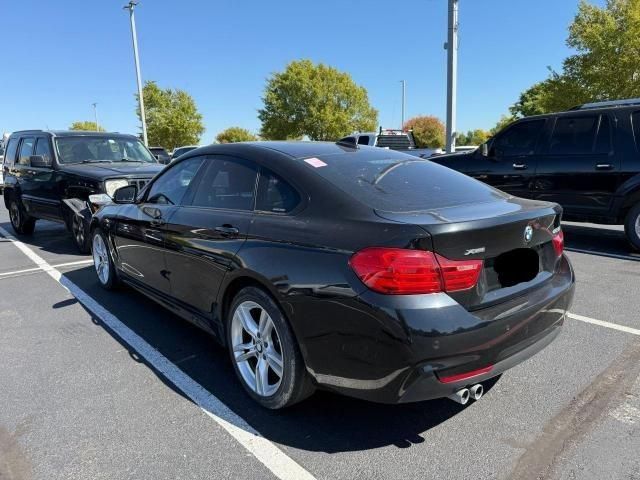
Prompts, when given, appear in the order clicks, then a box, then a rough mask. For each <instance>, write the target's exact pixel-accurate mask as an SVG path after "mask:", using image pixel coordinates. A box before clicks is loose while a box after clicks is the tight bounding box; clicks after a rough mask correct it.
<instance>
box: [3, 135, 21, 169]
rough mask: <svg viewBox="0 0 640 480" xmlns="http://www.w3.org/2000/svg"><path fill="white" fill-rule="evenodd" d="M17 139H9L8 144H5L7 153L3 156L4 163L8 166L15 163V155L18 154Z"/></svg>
mask: <svg viewBox="0 0 640 480" xmlns="http://www.w3.org/2000/svg"><path fill="white" fill-rule="evenodd" d="M19 141H20V139H19V138H11V139H9V143H8V144H7V151H6V152H5V156H4V163H6V164H7V165H8V166H12V165H13V164H14V163H15V161H16V153H18V142H19Z"/></svg>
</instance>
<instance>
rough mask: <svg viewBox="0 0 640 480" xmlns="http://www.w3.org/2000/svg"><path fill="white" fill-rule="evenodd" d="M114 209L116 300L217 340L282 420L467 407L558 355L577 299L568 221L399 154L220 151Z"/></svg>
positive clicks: (130, 193)
mask: <svg viewBox="0 0 640 480" xmlns="http://www.w3.org/2000/svg"><path fill="white" fill-rule="evenodd" d="M94 200H95V201H96V202H99V199H98V198H95V197H92V201H94ZM113 201H114V202H115V203H111V204H106V205H103V206H102V207H101V208H100V209H99V210H98V211H97V212H96V214H95V215H94V217H93V220H92V223H91V236H92V245H93V259H94V264H95V268H96V273H97V278H98V281H99V283H100V285H102V286H103V287H105V288H107V289H110V288H113V287H114V286H115V285H116V284H117V283H118V282H124V283H126V284H128V285H130V286H132V287H134V288H136V289H137V290H139V291H141V292H143V293H144V294H146V295H148V296H149V297H151V298H153V299H155V300H156V301H158V302H160V303H161V304H162V305H165V306H170V308H171V311H173V312H176V313H178V314H179V315H181V316H182V317H184V318H185V319H187V320H189V321H191V322H193V323H194V324H196V325H198V326H199V327H201V328H203V329H204V330H206V331H208V332H210V333H211V334H213V335H215V336H216V338H217V339H218V340H219V341H220V342H221V343H222V344H223V345H226V346H227V348H228V350H229V354H230V357H231V360H232V364H233V367H234V369H235V372H236V374H237V376H238V378H239V379H240V382H241V384H242V386H243V387H244V389H245V390H246V391H247V392H248V394H249V395H250V396H251V397H252V398H253V399H254V400H256V401H257V402H258V403H260V404H261V405H263V406H265V407H268V408H281V407H285V406H288V405H291V404H293V403H295V402H297V401H300V400H302V399H304V398H305V397H306V396H308V395H309V394H311V392H312V391H313V389H314V388H316V387H319V388H327V389H331V390H334V391H337V392H341V393H343V394H346V395H351V396H354V397H359V398H363V399H367V400H373V401H377V402H388V403H397V402H414V401H419V400H425V399H430V398H437V397H446V396H450V397H452V398H453V399H456V401H459V402H460V403H466V402H467V401H468V400H469V397H470V396H473V397H475V398H479V397H480V396H481V395H482V382H484V381H485V380H487V379H489V378H491V377H495V376H497V375H500V374H501V373H502V372H504V371H505V370H506V369H508V368H510V367H513V366H514V365H516V364H519V363H520V362H522V361H523V360H524V359H526V358H528V357H529V356H531V355H533V354H534V353H536V352H537V351H539V350H541V349H542V348H544V346H546V345H547V344H549V342H551V341H552V340H553V339H554V338H555V336H556V335H557V334H558V332H559V331H560V326H561V325H562V323H563V321H564V318H565V314H566V312H567V309H568V308H569V306H570V304H571V300H572V296H573V288H574V276H573V272H572V269H571V265H570V264H569V261H568V260H567V258H566V257H565V256H563V254H562V251H563V234H562V230H561V228H560V217H561V213H562V211H561V208H560V207H559V206H558V205H556V204H553V203H548V202H538V201H531V200H522V199H519V198H515V197H512V196H510V195H507V194H504V193H502V192H499V191H497V190H495V189H493V188H491V187H488V186H487V185H484V184H483V183H481V182H478V181H476V180H473V179H471V178H469V177H467V176H465V175H462V174H459V173H457V172H454V171H452V170H450V169H448V168H444V167H442V166H440V165H437V164H435V163H432V162H429V161H426V160H422V159H417V158H415V157H412V156H409V155H406V154H403V153H399V152H395V151H392V150H385V149H380V148H371V147H364V146H360V147H358V148H356V147H355V146H345V145H344V144H342V143H337V144H333V143H316V142H299V143H298V142H256V143H236V144H225V145H212V146H208V147H202V148H200V149H198V150H195V151H193V152H190V153H188V154H185V155H183V156H181V157H180V158H179V159H178V160H176V161H175V162H173V163H172V164H171V165H170V166H168V167H167V168H166V169H165V170H164V171H163V172H162V173H161V174H160V175H158V176H157V177H155V178H154V179H153V180H152V181H151V183H150V184H149V185H147V186H146V187H145V188H144V189H143V190H142V192H140V191H139V189H138V188H137V186H136V185H130V186H126V187H122V188H120V189H118V190H116V192H115V194H114V197H113ZM97 204H99V203H97Z"/></svg>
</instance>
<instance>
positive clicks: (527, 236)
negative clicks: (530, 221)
mask: <svg viewBox="0 0 640 480" xmlns="http://www.w3.org/2000/svg"><path fill="white" fill-rule="evenodd" d="M532 238H533V227H532V226H531V225H527V227H526V228H525V229H524V243H529V242H530V241H531V239H532Z"/></svg>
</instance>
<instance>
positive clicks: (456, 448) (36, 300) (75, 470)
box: [0, 206, 640, 480]
mask: <svg viewBox="0 0 640 480" xmlns="http://www.w3.org/2000/svg"><path fill="white" fill-rule="evenodd" d="M0 227H1V228H0V237H1V238H0V359H1V361H0V479H2V480H5V479H21V480H22V479H31V478H34V479H36V478H37V479H58V478H59V479H69V478H74V479H76V478H78V479H100V478H108V479H120V478H144V479H164V478H166V479H183V478H184V479H187V478H198V479H199V478H217V479H226V478H233V479H245V478H246V479H253V478H258V479H262V478H282V479H299V478H307V479H312V478H316V479H361V478H362V479H378V478H385V479H386V478H402V479H414V478H415V479H418V478H419V479H425V478H473V479H485V478H496V479H507V478H514V479H515V478H517V479H529V478H530V479H538V478H553V479H578V478H580V479H582V478H586V479H605V478H607V479H609V478H615V479H618V478H620V479H640V456H639V455H638V452H640V315H639V314H638V312H640V255H632V254H630V252H629V250H628V248H627V245H626V242H625V240H624V237H623V235H622V232H621V229H620V228H618V227H606V228H605V227H598V226H593V225H578V224H570V225H569V224H568V225H566V226H565V235H566V243H567V249H568V250H569V252H568V255H569V257H570V258H571V260H572V262H573V265H574V268H575V271H576V276H577V278H578V283H577V289H576V297H575V301H574V305H573V308H572V315H571V317H570V318H568V319H567V321H566V323H565V327H564V330H563V332H562V334H561V335H560V337H559V338H558V339H556V340H555V341H554V343H552V344H551V345H550V346H549V347H548V348H547V349H545V350H544V351H543V352H541V353H540V354H538V355H537V356H535V357H534V358H532V359H530V360H529V361H527V362H525V363H524V364H522V365H520V366H518V367H516V368H514V369H513V370H511V371H509V372H507V373H506V374H504V375H503V376H502V378H500V379H499V381H497V382H495V383H494V384H493V385H491V386H490V387H491V388H490V389H489V391H488V393H486V395H485V396H484V397H483V398H482V399H481V400H480V401H479V402H477V403H472V404H469V405H468V406H467V407H461V406H459V405H457V404H456V403H454V402H451V401H449V400H437V401H429V402H422V403H418V404H411V405H401V406H386V405H377V404H371V403H366V402H362V401H357V400H353V399H349V398H344V397H340V396H337V395H334V394H331V393H327V392H320V393H317V394H316V395H315V396H313V397H312V398H311V399H310V400H308V401H306V402H303V403H302V404H299V405H296V406H295V407H293V408H291V409H288V410H285V411H279V412H271V411H266V410H263V409H261V408H259V407H257V406H255V404H253V403H252V401H250V400H249V398H248V397H247V396H245V394H244V393H243V391H242V390H241V388H240V386H239V384H238V382H237V381H236V379H235V377H234V374H233V371H232V368H231V365H230V362H229V361H228V358H227V355H226V353H225V352H224V351H223V350H222V349H221V348H219V347H218V346H217V345H216V343H215V342H214V341H213V340H212V339H210V338H208V337H207V336H206V335H204V334H202V333H201V332H200V331H199V330H197V329H196V328H195V327H192V326H190V325H188V324H187V323H185V322H183V321H181V320H180V319H178V318H177V317H175V316H173V315H172V314H171V313H169V312H168V311H166V310H164V309H163V308H162V307H160V306H157V305H156V304H154V303H152V302H151V301H149V300H147V299H146V298H145V297H143V296H141V295H139V294H137V293H135V292H133V291H131V290H127V289H122V290H120V291H118V292H115V293H109V292H105V291H103V290H102V289H101V288H100V287H99V286H98V284H97V280H96V279H95V276H94V272H93V266H92V265H91V264H90V260H89V257H87V256H82V255H79V254H77V253H76V252H75V250H74V247H73V245H72V242H71V239H70V237H69V236H68V235H67V234H66V232H65V230H64V228H63V227H62V226H60V225H57V224H53V223H47V222H39V223H38V225H37V227H36V233H35V234H34V236H33V237H30V238H22V239H20V240H21V241H22V242H23V244H20V243H16V242H15V241H14V239H13V238H12V237H11V236H10V235H9V236H7V235H6V232H8V233H9V234H13V231H12V230H11V227H10V224H9V221H8V214H7V211H6V209H4V206H2V207H0ZM58 272H59V273H58ZM65 287H66V288H65ZM69 290H70V291H69Z"/></svg>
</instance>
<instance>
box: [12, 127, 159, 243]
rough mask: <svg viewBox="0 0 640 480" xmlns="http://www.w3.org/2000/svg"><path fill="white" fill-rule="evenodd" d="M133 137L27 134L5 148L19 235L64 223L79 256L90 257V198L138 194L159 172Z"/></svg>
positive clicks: (19, 134)
mask: <svg viewBox="0 0 640 480" xmlns="http://www.w3.org/2000/svg"><path fill="white" fill-rule="evenodd" d="M162 168H163V167H162V165H159V164H158V163H157V161H156V159H155V158H154V156H153V155H152V154H151V153H150V152H149V150H148V149H147V148H146V147H145V146H144V145H143V144H142V142H141V141H140V140H139V139H138V138H136V137H134V136H133V135H123V134H119V133H98V132H77V131H74V132H66V131H64V132H59V131H55V132H54V131H42V130H26V131H21V132H14V133H13V134H12V135H11V136H10V137H9V141H8V143H7V148H6V155H5V161H4V167H3V170H4V171H3V173H4V187H5V194H4V204H5V206H6V207H7V208H8V209H9V216H10V218H11V225H12V226H13V229H14V230H15V232H16V233H17V234H19V235H27V234H31V233H33V230H34V228H35V223H36V220H38V219H47V220H53V221H58V222H64V223H65V224H66V225H67V228H68V229H69V230H70V231H71V232H72V233H73V238H74V241H75V243H76V245H77V247H78V248H79V250H80V251H81V252H83V253H86V252H88V251H89V241H88V240H89V235H88V233H87V228H88V225H89V221H90V219H91V214H92V210H93V208H92V206H91V204H90V203H89V195H93V194H100V193H103V194H107V195H109V196H111V195H113V192H114V191H115V190H116V189H117V188H119V187H122V186H125V185H131V184H133V185H136V187H138V189H141V188H142V187H143V186H144V185H146V184H147V183H148V182H149V180H151V178H153V176H154V175H155V174H156V173H158V172H159V171H160V170H162Z"/></svg>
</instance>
